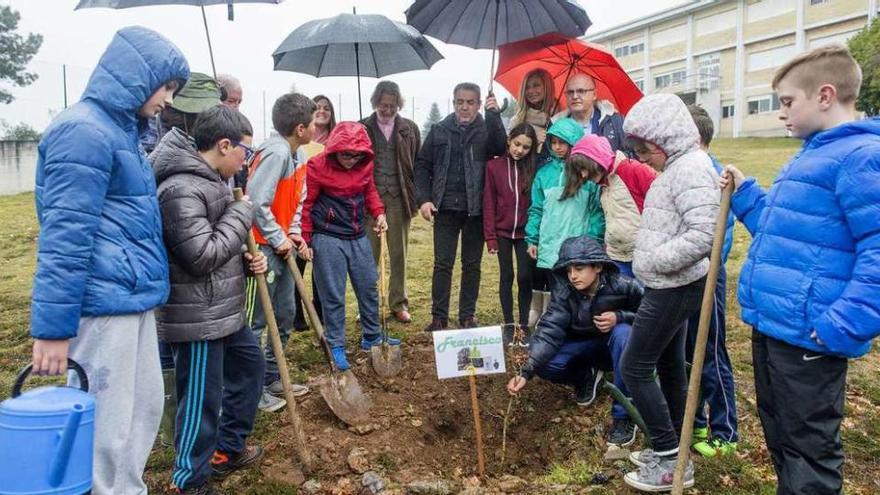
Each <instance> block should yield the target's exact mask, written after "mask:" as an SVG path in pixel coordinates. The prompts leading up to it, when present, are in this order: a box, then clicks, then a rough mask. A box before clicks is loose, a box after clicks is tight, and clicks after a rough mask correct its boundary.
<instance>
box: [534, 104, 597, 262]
mask: <svg viewBox="0 0 880 495" xmlns="http://www.w3.org/2000/svg"><path fill="white" fill-rule="evenodd" d="M583 135H584V131H583V128H582V127H581V125H580V124H578V123H577V122H575V121H574V120H572V119H569V118H566V119H562V120H559V121H558V122H556V123H555V124H553V125H552V126H551V127H550V129H549V130H548V131H547V139H548V141H549V142H550V150H551V155H552V157H551V159H550V161H549V162H547V164H546V165H544V166H543V167H541V169H540V170H538V173H537V175H536V176H535V181H534V183H533V184H532V204H531V206H530V207H529V221H528V223H527V224H526V241H527V242H528V244H529V254H530V255H531V256H532V258H535V259H536V260H537V266H538V268H539V269H543V270H548V271H549V270H550V269H551V268H553V265H554V264H555V263H556V260H557V258H559V248H560V247H561V246H562V243H563V241H565V240H566V239H568V238H570V237H579V236H582V235H589V236H591V237H593V238H594V239H596V240H597V241H599V242H600V243H601V242H602V239H603V238H604V236H605V215H604V214H603V213H602V205H601V203H600V202H599V196H600V194H599V186H598V185H596V183H595V182H593V181H585V182H584V184H583V185H582V186H581V188H580V189H579V190H578V191H577V193H575V194H574V195H573V196H570V197H568V198H566V199H562V196H563V192H564V191H565V176H566V174H565V167H566V165H565V160H566V159H567V158H568V155H569V153H570V152H571V148H572V147H573V146H574V145H575V144H577V142H578V141H579V140H580V139H581V137H583Z"/></svg>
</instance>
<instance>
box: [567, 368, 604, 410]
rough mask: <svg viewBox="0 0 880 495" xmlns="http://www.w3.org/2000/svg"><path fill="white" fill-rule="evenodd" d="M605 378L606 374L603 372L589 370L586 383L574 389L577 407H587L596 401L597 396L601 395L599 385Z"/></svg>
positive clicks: (585, 379)
mask: <svg viewBox="0 0 880 495" xmlns="http://www.w3.org/2000/svg"><path fill="white" fill-rule="evenodd" d="M604 376H605V372H604V371H602V370H597V369H595V368H590V369H589V371H588V372H587V375H586V376H585V377H584V381H583V382H581V383H580V384H578V385H575V387H574V399H575V401H576V402H577V405H579V406H581V407H587V406H589V405H590V404H592V403H593V402H595V401H596V396H597V395H598V394H599V384H600V383H602V378H603V377H604Z"/></svg>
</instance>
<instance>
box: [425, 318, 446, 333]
mask: <svg viewBox="0 0 880 495" xmlns="http://www.w3.org/2000/svg"><path fill="white" fill-rule="evenodd" d="M447 327H449V320H445V319H442V318H433V319H432V320H431V323H429V324H428V326H426V327H425V331H426V332H436V331H438V330H446V328H447Z"/></svg>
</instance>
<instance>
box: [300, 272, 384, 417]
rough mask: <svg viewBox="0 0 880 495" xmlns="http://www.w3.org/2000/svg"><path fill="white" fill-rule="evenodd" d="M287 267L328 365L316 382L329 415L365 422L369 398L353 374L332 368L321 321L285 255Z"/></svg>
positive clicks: (330, 355) (301, 279) (333, 363)
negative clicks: (328, 373)
mask: <svg viewBox="0 0 880 495" xmlns="http://www.w3.org/2000/svg"><path fill="white" fill-rule="evenodd" d="M287 267H288V268H290V272H291V273H292V274H293V280H294V282H295V283H296V290H297V291H299V294H300V299H301V300H302V302H303V305H304V306H305V307H306V312H307V313H308V315H309V322H310V323H311V327H312V329H314V331H315V338H317V339H318V343H319V344H320V345H321V349H322V350H323V351H324V357H325V358H327V364H328V365H329V366H330V375H329V376H326V377H324V378H322V379H321V380H320V381H319V382H318V390H319V391H320V392H321V397H323V398H324V401H325V402H326V403H327V406H328V407H330V410H331V411H333V414H335V415H336V417H337V418H339V419H341V420H342V421H343V422H345V423H346V424H349V425H351V426H356V425H359V424H362V423H365V422H367V420H369V415H368V413H369V412H370V407H371V406H372V404H371V402H370V398H369V397H367V396H366V395H365V394H364V392H363V391H362V390H361V386H360V384H359V383H358V381H357V377H355V376H354V373H352V372H351V370H345V371H339V368H337V367H336V362H335V361H333V355H332V354H331V352H330V344H329V343H327V339H326V338H324V326H323V325H321V320H320V319H319V318H318V313H317V312H316V311H315V305H314V304H312V300H311V298H309V297H307V296H306V284H305V282H303V277H302V273H300V271H299V267H298V266H296V261H295V260H294V257H293V256H289V257H288V258H287Z"/></svg>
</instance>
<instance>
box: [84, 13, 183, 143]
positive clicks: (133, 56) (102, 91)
mask: <svg viewBox="0 0 880 495" xmlns="http://www.w3.org/2000/svg"><path fill="white" fill-rule="evenodd" d="M187 79H189V65H188V64H187V62H186V58H185V57H184V56H183V53H181V51H180V50H179V49H178V48H177V47H176V46H174V44H173V43H171V42H170V41H169V40H168V39H166V38H165V37H164V36H162V35H161V34H159V33H157V32H155V31H152V30H150V29H147V28H145V27H140V26H131V27H126V28H123V29H120V30H119V31H117V32H116V35H114V36H113V39H112V40H111V41H110V45H109V46H108V47H107V50H105V51H104V54H103V55H102V56H101V59H100V60H99V61H98V65H97V66H96V67H95V70H94V71H93V72H92V75H91V77H90V78H89V82H88V84H87V85H86V89H85V91H84V92H83V96H82V100H83V101H91V102H92V103H94V104H95V105H97V106H99V107H101V108H103V109H104V111H106V112H107V114H108V115H110V116H111V117H112V118H113V119H114V120H115V121H116V122H117V123H118V124H119V125H120V126H121V127H123V128H126V127H129V126H132V125H135V124H136V123H137V121H138V119H139V118H140V117H138V116H137V111H138V109H139V108H140V107H141V106H143V104H144V103H146V102H147V100H148V99H149V98H150V96H152V95H153V93H155V92H156V90H157V89H159V88H160V87H161V86H162V85H163V84H165V83H167V82H168V81H172V80H173V81H178V83H179V85H180V87H181V88H182V87H183V86H184V84H186V81H187Z"/></svg>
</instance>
